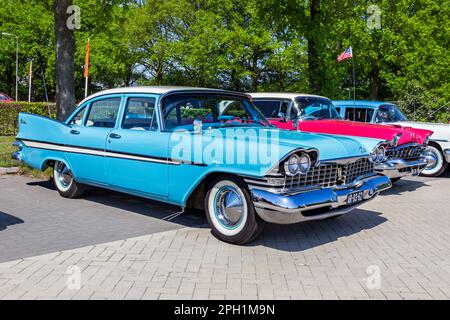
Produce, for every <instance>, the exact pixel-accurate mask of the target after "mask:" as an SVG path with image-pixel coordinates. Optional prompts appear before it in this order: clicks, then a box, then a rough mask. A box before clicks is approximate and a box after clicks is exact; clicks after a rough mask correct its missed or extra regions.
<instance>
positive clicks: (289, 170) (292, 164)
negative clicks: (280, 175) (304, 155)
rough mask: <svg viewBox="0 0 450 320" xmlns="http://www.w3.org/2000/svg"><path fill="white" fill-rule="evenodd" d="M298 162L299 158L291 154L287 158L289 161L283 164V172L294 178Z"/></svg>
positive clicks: (297, 169)
mask: <svg viewBox="0 0 450 320" xmlns="http://www.w3.org/2000/svg"><path fill="white" fill-rule="evenodd" d="M299 162H300V158H299V157H298V156H297V155H295V154H293V155H292V156H290V157H289V159H288V160H287V161H286V162H285V163H284V171H285V172H286V174H287V175H288V176H295V175H296V174H297V173H298V171H299Z"/></svg>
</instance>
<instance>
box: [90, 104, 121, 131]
mask: <svg viewBox="0 0 450 320" xmlns="http://www.w3.org/2000/svg"><path fill="white" fill-rule="evenodd" d="M119 107H120V98H112V99H105V100H100V101H96V102H94V103H92V105H91V109H90V111H89V115H88V118H87V121H86V127H99V128H114V126H115V125H116V120H117V114H118V113H119Z"/></svg>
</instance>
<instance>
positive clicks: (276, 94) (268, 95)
mask: <svg viewBox="0 0 450 320" xmlns="http://www.w3.org/2000/svg"><path fill="white" fill-rule="evenodd" d="M248 94H249V95H251V96H252V98H267V99H270V98H273V99H290V100H294V99H295V98H301V97H312V98H325V99H328V98H327V97H322V96H317V95H314V94H306V93H289V92H252V93H248Z"/></svg>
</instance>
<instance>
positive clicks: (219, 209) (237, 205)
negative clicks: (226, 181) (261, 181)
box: [215, 187, 244, 229]
mask: <svg viewBox="0 0 450 320" xmlns="http://www.w3.org/2000/svg"><path fill="white" fill-rule="evenodd" d="M243 212H244V204H243V202H242V199H241V197H240V195H239V194H238V193H237V192H236V190H235V189H234V188H231V187H222V188H221V189H220V190H219V191H218V192H217V194H216V199H215V213H216V217H217V219H218V220H219V222H220V224H221V225H222V226H224V227H225V228H228V229H235V228H237V227H239V225H240V224H241V222H242V215H243Z"/></svg>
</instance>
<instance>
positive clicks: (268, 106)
mask: <svg viewBox="0 0 450 320" xmlns="http://www.w3.org/2000/svg"><path fill="white" fill-rule="evenodd" d="M280 103H281V101H280V100H253V104H254V105H255V106H256V107H257V108H258V109H259V111H261V112H262V114H263V115H264V116H265V117H266V118H278V114H279V113H280ZM284 112H286V110H285V111H284ZM285 114H286V113H285Z"/></svg>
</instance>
